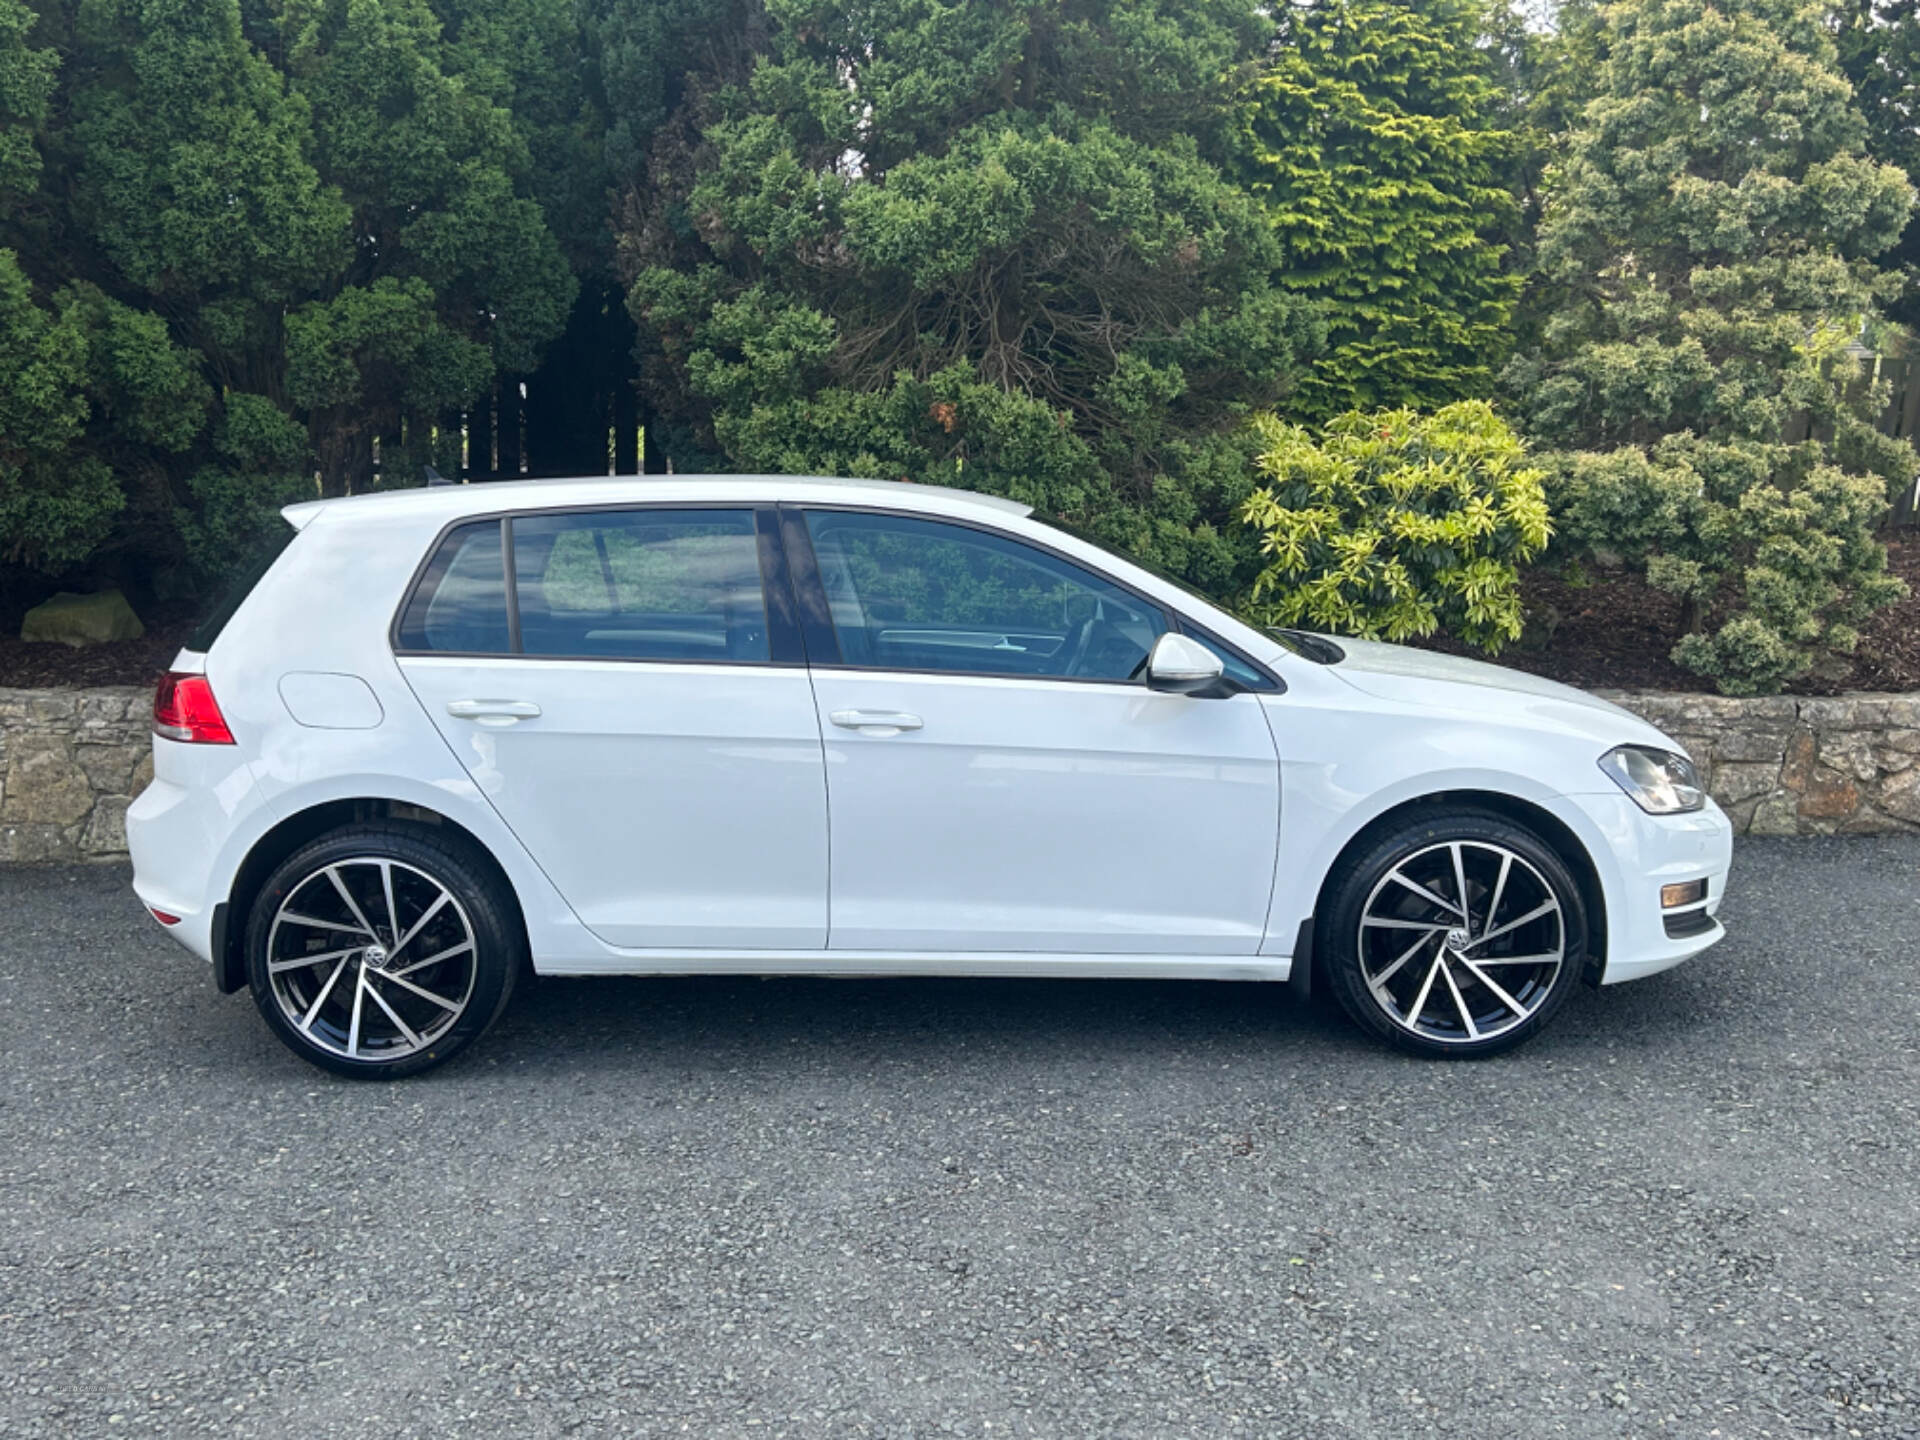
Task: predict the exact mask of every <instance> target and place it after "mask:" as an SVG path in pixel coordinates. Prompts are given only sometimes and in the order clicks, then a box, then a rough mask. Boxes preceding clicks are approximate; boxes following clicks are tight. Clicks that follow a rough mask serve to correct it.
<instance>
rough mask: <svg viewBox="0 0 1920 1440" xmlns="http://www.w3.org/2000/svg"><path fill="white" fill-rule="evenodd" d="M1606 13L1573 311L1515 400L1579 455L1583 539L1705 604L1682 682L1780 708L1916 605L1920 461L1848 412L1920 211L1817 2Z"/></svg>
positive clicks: (1587, 132)
mask: <svg viewBox="0 0 1920 1440" xmlns="http://www.w3.org/2000/svg"><path fill="white" fill-rule="evenodd" d="M1605 17H1606V24H1607V31H1608V33H1607V36H1606V61H1605V64H1604V66H1603V67H1602V72H1601V75H1600V83H1599V87H1598V88H1599V94H1598V97H1597V98H1596V99H1594V100H1593V101H1592V102H1591V103H1590V104H1589V105H1588V106H1587V107H1586V110H1585V112H1584V114H1583V116H1582V119H1581V122H1580V125H1579V127H1578V128H1577V129H1576V130H1575V131H1574V133H1573V134H1572V135H1571V136H1570V137H1569V140H1568V146H1567V155H1566V160H1565V163H1564V166H1563V168H1562V170H1561V173H1560V175H1559V176H1558V179H1557V183H1556V185H1555V188H1554V190H1553V192H1552V195H1551V198H1550V201H1549V204H1548V208H1547V213H1546V219H1545V224H1544V228H1543V231H1542V234H1541V239H1540V264H1541V268H1542V271H1543V273H1544V276H1545V278H1546V280H1547V281H1548V282H1549V283H1550V284H1551V285H1553V286H1554V287H1555V288H1556V291H1557V293H1558V294H1559V295H1560V296H1561V297H1563V304H1562V305H1561V307H1560V308H1559V309H1558V310H1557V311H1556V313H1555V314H1554V315H1553V317H1552V319H1551V321H1550V322H1549V324H1548V326H1547V328H1546V333H1545V336H1544V342H1543V344H1542V345H1541V346H1540V348H1539V349H1538V350H1537V351H1535V352H1534V353H1531V354H1529V355H1527V356H1526V357H1524V358H1523V359H1521V360H1519V361H1516V362H1515V363H1514V365H1513V366H1511V367H1510V370H1509V380H1510V381H1511V383H1512V386H1513V389H1514V393H1515V395H1516V396H1517V398H1518V401H1519V403H1520V405H1521V407H1522V409H1523V411H1524V414H1525V417H1526V423H1527V427H1528V429H1529V431H1530V436H1531V438H1532V439H1533V440H1534V441H1535V442H1536V443H1542V444H1545V445H1550V446H1554V447H1557V448H1558V449H1559V451H1560V452H1561V453H1560V454H1559V455H1558V457H1557V458H1556V460H1555V464H1554V470H1555V476H1556V478H1555V483H1554V484H1553V486H1552V487H1551V489H1550V498H1551V499H1552V500H1553V502H1554V510H1555V516H1556V524H1557V526H1558V528H1559V530H1560V533H1561V534H1562V535H1563V536H1564V537H1566V538H1567V539H1569V540H1572V541H1574V542H1575V543H1580V544H1585V545H1587V546H1589V547H1592V548H1595V549H1605V550H1608V551H1611V552H1614V553H1618V554H1621V555H1624V556H1625V557H1626V558H1627V559H1629V560H1631V561H1633V562H1636V563H1639V564H1642V565H1644V566H1645V568H1646V573H1647V577H1648V579H1649V580H1650V581H1651V582H1652V583H1654V584H1655V585H1657V586H1660V587H1661V588H1664V589H1667V590H1670V591H1672V592H1674V593H1675V594H1677V595H1679V596H1681V597H1683V599H1684V600H1685V602H1686V615H1687V618H1686V628H1687V630H1688V632H1689V633H1687V634H1686V635H1685V636H1684V637H1683V638H1682V639H1681V640H1680V642H1679V644H1678V645H1677V646H1676V648H1675V650H1674V657H1675V659H1676V660H1678V661H1679V662H1680V663H1682V664H1684V665H1687V666H1690V667H1691V668H1693V669H1696V670H1698V671H1700V672H1702V673H1705V674H1709V675H1712V676H1715V677H1716V678H1717V679H1718V680H1719V682H1720V684H1721V685H1722V687H1723V688H1725V689H1727V690H1729V691H1735V692H1739V691H1752V690H1758V689H1768V688H1773V687H1776V686H1778V685H1779V684H1780V683H1782V682H1783V681H1785V680H1787V679H1789V678H1791V677H1792V676H1794V675H1796V674H1798V673H1800V672H1801V671H1803V670H1805V669H1806V668H1807V667H1808V666H1809V665H1811V664H1813V663H1814V662H1815V661H1816V659H1818V658H1819V656H1820V655H1821V654H1822V652H1827V651H1836V652H1845V651H1848V650H1850V649H1851V648H1852V645H1853V643H1854V641H1855V638H1856V632H1855V629H1854V627H1855V626H1856V625H1857V624H1858V623H1859V621H1860V620H1861V619H1862V618H1863V617H1864V616H1865V615H1866V614H1868V613H1870V612H1871V610H1872V609H1873V608H1874V607H1876V606H1877V605H1879V604H1882V603H1884V602H1885V601H1887V600H1888V599H1889V598H1891V597H1892V596H1894V595H1896V594H1898V593H1899V590H1900V587H1899V585H1898V583H1897V582H1896V581H1894V580H1892V579H1890V578H1889V577H1888V576H1887V575H1886V574H1885V555H1884V552H1883V551H1882V549H1881V547H1880V546H1879V545H1878V544H1877V543H1876V541H1875V540H1874V538H1873V534H1872V527H1873V525H1874V524H1875V523H1876V521H1877V520H1878V519H1879V517H1880V516H1881V514H1882V513H1884V511H1885V508H1886V504H1887V496H1888V487H1889V484H1891V483H1903V482H1904V481H1906V480H1908V479H1910V478H1911V477H1912V475H1913V471H1914V464H1915V462H1914V457H1913V453H1912V450H1911V448H1910V447H1909V446H1908V445H1907V444H1906V442H1904V441H1899V442H1893V441H1889V440H1887V439H1886V438H1885V437H1883V436H1880V435H1878V434H1876V433H1875V432H1874V431H1873V429H1872V428H1871V425H1870V423H1869V420H1870V417H1871V414H1872V409H1873V406H1874V404H1875V403H1876V402H1877V400H1878V399H1879V397H1877V396H1874V395H1872V394H1870V393H1868V394H1864V395H1856V397H1855V398H1854V399H1851V400H1850V399H1849V395H1848V387H1849V384H1850V382H1851V381H1853V379H1854V367H1853V365H1852V363H1851V362H1850V360H1849V359H1848V347H1849V344H1850V342H1851V341H1853V339H1854V338H1855V337H1856V336H1857V335H1858V334H1859V333H1860V328H1861V325H1862V323H1863V320H1864V319H1865V318H1866V317H1867V316H1869V315H1870V314H1871V313H1872V311H1873V307H1874V304H1875V302H1876V300H1877V299H1878V298H1881V297H1884V296H1885V295H1886V294H1887V293H1888V292H1889V289H1890V288H1892V287H1897V277H1893V279H1892V282H1891V287H1890V281H1889V277H1888V276H1887V275H1885V274H1884V273H1883V272H1881V271H1880V270H1879V269H1877V268H1876V266H1875V265H1874V263H1873V257H1875V256H1876V255H1878V254H1880V253H1881V252H1882V251H1884V250H1885V249H1886V248H1887V247H1888V246H1889V245H1890V244H1892V243H1893V241H1894V239H1895V238H1896V237H1897V236H1898V235H1899V233H1900V230H1901V227H1902V226H1903V225H1904V224H1905V223H1906V219H1907V212H1908V208H1909V205H1910V203H1911V199H1912V194H1911V190H1910V187H1909V186H1908V184H1907V181H1906V177H1905V176H1904V175H1903V174H1902V173H1901V172H1900V171H1899V170H1897V169H1895V168H1893V167H1891V166H1885V165H1880V164H1877V163H1875V162H1873V161H1871V160H1869V159H1867V158H1866V156H1865V155H1864V154H1863V142H1864V139H1865V125H1864V124H1863V122H1862V120H1861V118H1860V115H1859V112H1858V111H1857V110H1856V109H1855V108H1854V107H1853V104H1852V97H1851V93H1850V89H1849V86H1848V85H1847V82H1846V80H1845V78H1844V77H1843V76H1841V75H1840V73H1839V71H1838V69H1837V66H1836V60H1835V52H1834V46H1833V42H1832V40H1831V38H1830V36H1829V34H1828V32H1827V30H1826V28H1825V25H1824V23H1823V16H1822V12H1821V11H1820V9H1819V8H1818V7H1817V6H1815V5H1808V4H1803V3H1800V0H1724V3H1721V4H1719V5H1716V6H1713V7H1702V6H1700V5H1698V4H1697V3H1692V0H1620V3H1618V4H1615V5H1613V6H1611V7H1609V8H1608V9H1607V11H1606V12H1605ZM1796 436H1805V437H1806V438H1793V437H1796ZM1828 436H1830V437H1831V438H1830V439H1829V438H1826V437H1828Z"/></svg>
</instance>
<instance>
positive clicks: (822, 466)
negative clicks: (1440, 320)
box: [623, 0, 1315, 587]
mask: <svg viewBox="0 0 1920 1440" xmlns="http://www.w3.org/2000/svg"><path fill="white" fill-rule="evenodd" d="M741 33H743V34H745V35H748V36H753V35H762V36H764V40H763V42H761V45H760V52H759V53H758V54H757V56H755V57H754V59H753V63H752V64H751V66H750V68H747V69H746V70H745V72H744V78H743V80H742V81H741V82H740V83H731V84H730V83H728V82H727V79H726V78H725V77H724V76H721V77H716V78H715V79H714V80H713V81H711V82H705V81H696V82H693V83H689V84H686V85H683V86H682V87H681V91H682V94H683V96H684V97H686V99H685V103H686V104H687V105H688V106H690V107H692V115H691V116H690V118H689V120H688V122H687V123H686V124H685V127H684V128H682V129H678V130H676V122H675V121H674V120H673V119H671V118H670V119H669V120H668V121H667V122H666V124H665V125H664V126H663V127H662V129H661V130H660V131H658V132H656V134H655V136H654V139H653V142H652V146H653V149H652V153H653V155H654V156H655V157H656V161H655V162H654V163H651V164H650V173H649V178H650V180H651V181H652V182H653V183H652V186H651V190H650V193H648V194H645V195H640V194H636V195H635V196H634V202H635V203H634V205H633V208H632V210H631V211H630V215H629V222H628V224H627V225H626V227H625V234H624V237H623V238H624V240H625V243H626V246H627V253H628V256H629V258H630V260H632V261H635V262H639V263H638V270H637V273H636V275H635V283H634V285H633V290H632V303H633V306H634V310H635V314H636V317H637V318H638V319H639V320H640V322H641V326H642V330H643V333H644V334H645V336H646V337H647V339H646V343H647V344H648V345H649V346H650V347H652V356H653V363H652V364H651V366H650V368H649V370H648V374H649V377H650V382H651V383H650V397H651V398H652V399H653V401H654V404H655V406H656V407H658V408H659V409H661V410H663V411H665V412H666V413H667V414H669V415H673V416H679V417H685V419H686V420H687V422H688V423H689V424H690V425H692V426H693V427H695V430H696V434H697V436H698V437H699V439H700V440H701V441H703V442H704V444H706V445H710V446H713V447H716V448H718V449H720V450H722V451H724V453H725V456H726V459H727V461H728V463H730V464H731V465H734V466H738V467H742V468H761V467H764V468H770V469H779V470H791V471H803V472H804V471H837V472H842V473H851V474H858V475H879V476H890V477H898V478H912V479H917V480H925V481H933V482H945V483H958V484H964V485H967V486H970V487H973V488H976V489H982V490H988V491H993V492H998V493H1005V494H1010V495H1014V496H1017V497H1019V498H1021V499H1025V500H1028V501H1030V502H1032V503H1034V504H1035V505H1037V506H1038V507H1040V508H1042V509H1044V510H1047V511H1050V512H1052V513H1055V514H1060V515H1065V516H1068V517H1072V518H1076V519H1079V520H1081V521H1083V522H1086V523H1088V524H1090V525H1092V526H1094V527H1096V528H1098V529H1099V530H1101V531H1102V533H1104V534H1106V535H1107V536H1109V537H1110V538H1112V539H1114V540H1116V541H1119V542H1121V543H1125V544H1129V545H1132V546H1134V547H1135V548H1137V549H1139V550H1141V551H1142V552H1144V553H1147V554H1149V555H1151V556H1153V557H1155V558H1157V559H1159V560H1160V561H1162V562H1163V563H1166V564H1168V565H1169V566H1171V567H1173V568H1175V569H1178V570H1181V571H1183V572H1184V573H1186V574H1187V575H1188V576H1189V577H1191V578H1194V579H1196V580H1199V581H1201V582H1203V583H1209V584H1213V585H1217V586H1221V587H1226V586H1229V585H1231V584H1234V583H1236V582H1238V581H1241V580H1244V579H1245V578H1248V576H1249V575H1250V570H1251V562H1252V559H1253V557H1252V553H1251V545H1250V544H1249V543H1248V541H1247V539H1246V537H1245V535H1244V533H1243V531H1242V529H1241V527H1239V526H1237V525H1233V524H1231V516H1232V513H1233V509H1234V507H1235V506H1236V505H1237V504H1238V503H1239V502H1240V501H1241V500H1243V499H1244V498H1245V496H1246V494H1247V493H1248V492H1249V490H1250V488H1251V484H1252V478H1251V467H1250V465H1249V463H1248V462H1249V458H1250V447H1251V444H1252V442H1251V440H1250V438H1248V437H1247V436H1245V435H1244V434H1242V433H1239V432H1241V431H1242V430H1243V428H1244V427H1243V424H1242V422H1243V419H1244V417H1245V415H1246V414H1247V413H1248V412H1249V410H1250V409H1251V408H1253V407H1255V406H1259V405H1264V404H1270V403H1271V402H1272V401H1273V400H1274V399H1276V398H1277V397H1278V396H1280V395H1281V394H1282V393H1284V391H1285V390H1286V388H1287V386H1288V384H1289V383H1290V381H1291V378H1292V376H1293V374H1294V372H1295V370H1296V368H1297V359H1298V356H1299V355H1300V353H1301V352H1302V350H1303V349H1305V348H1307V347H1309V346H1310V345H1311V344H1312V343H1313V341H1314V338H1315V337H1314V333H1313V332H1314V327H1313V323H1312V321H1311V319H1310V317H1309V315H1308V313H1307V307H1306V306H1305V305H1303V304H1302V303H1300V302H1298V301H1296V300H1294V299H1292V298H1291V297H1289V296H1287V295H1286V294H1285V293H1283V292H1281V291H1279V290H1277V289H1276V288H1274V287H1273V286H1272V284H1271V283H1270V277H1271V276H1272V274H1273V273H1274V271H1275V270H1276V268H1277V266H1278V258H1279V257H1278V252H1277V247H1276V244H1275V241H1274V238H1273V235H1272V230H1271V227H1270V225H1269V224H1268V223H1267V221H1266V219H1265V217H1264V216H1263V214H1262V213H1261V211H1260V209H1259V207H1258V206H1257V205H1256V204H1254V203H1253V202H1252V201H1251V200H1250V198H1249V197H1248V196H1247V195H1246V194H1245V193H1244V192H1242V191H1240V190H1239V189H1237V188H1236V187H1235V186H1234V185H1233V184H1231V183H1230V182H1229V181H1228V180H1227V179H1226V178H1225V177H1224V176H1223V174H1222V173H1221V170H1220V169H1219V168H1218V165H1217V163H1216V161H1217V160H1218V159H1220V158H1223V157H1224V155H1225V140H1226V136H1227V131H1228V126H1229V122H1230V120H1231V117H1232V100H1233V94H1234V91H1235V90H1236V89H1237V88H1238V86H1239V85H1240V84H1242V83H1244V81H1243V79H1242V76H1243V74H1244V67H1245V66H1246V65H1247V64H1248V63H1249V62H1250V61H1251V60H1252V58H1253V57H1255V56H1257V55H1258V54H1259V53H1260V51H1261V49H1262V48H1263V45H1264V42H1265V40H1266V37H1267V34H1268V26H1267V24H1266V22H1265V21H1263V19H1262V18H1261V12H1260V11H1259V10H1258V9H1257V8H1256V7H1255V6H1254V5H1253V4H1251V3H1249V0H1065V3H1060V0H1044V3H1043V0H980V3H975V4H969V5H965V6H931V7H930V6H927V5H924V4H921V3H918V0H879V3H875V4H871V5H866V6H862V7H858V8H857V9H849V8H847V7H846V6H844V5H841V4H836V3H828V0H769V3H768V4H767V6H766V10H765V12H764V14H756V16H755V17H753V18H752V19H751V20H750V21H749V22H748V23H747V24H746V25H745V26H744V27H743V29H742V32H741ZM722 63H723V64H733V63H735V61H734V59H732V58H730V57H722ZM675 135H678V136H680V137H683V138H684V140H687V141H691V143H690V144H688V145H687V148H686V149H685V150H684V151H682V152H681V155H682V156H684V159H676V158H675V157H674V156H673V155H672V153H671V152H672V146H671V140H670V139H669V143H668V144H667V145H666V148H664V149H663V147H662V138H661V137H662V136H668V137H672V136H675ZM676 181H677V183H676Z"/></svg>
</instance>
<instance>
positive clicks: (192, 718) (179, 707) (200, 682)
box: [153, 670, 233, 745]
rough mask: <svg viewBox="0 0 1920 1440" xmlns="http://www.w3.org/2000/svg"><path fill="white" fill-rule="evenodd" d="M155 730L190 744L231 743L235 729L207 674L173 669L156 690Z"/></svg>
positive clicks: (154, 700) (163, 677) (158, 733)
mask: <svg viewBox="0 0 1920 1440" xmlns="http://www.w3.org/2000/svg"><path fill="white" fill-rule="evenodd" d="M153 733H154V734H156V735H159V736H162V737H164V738H165V739H168V740H184V741H186V742H187V743H188V744H189V745H231V744H233V732H232V731H231V730H229V729H227V720H226V717H225V716H224V715H222V714H221V713H220V702H219V701H217V700H215V699H214V698H213V686H212V685H210V684H208V683H207V677H206V676H204V675H183V674H181V673H180V672H179V671H178V670H169V671H168V672H167V673H166V674H164V675H162V676H161V677H160V684H159V685H158V687H156V688H155V690H154V692H153Z"/></svg>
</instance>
